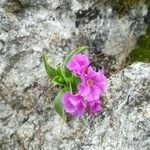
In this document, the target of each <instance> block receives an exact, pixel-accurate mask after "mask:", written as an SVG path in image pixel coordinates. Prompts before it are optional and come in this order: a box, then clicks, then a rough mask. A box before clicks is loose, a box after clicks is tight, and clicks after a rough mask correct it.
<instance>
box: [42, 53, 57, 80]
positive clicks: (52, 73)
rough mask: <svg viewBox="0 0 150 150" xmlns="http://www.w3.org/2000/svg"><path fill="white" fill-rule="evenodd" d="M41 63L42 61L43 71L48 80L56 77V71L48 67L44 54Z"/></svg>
mask: <svg viewBox="0 0 150 150" xmlns="http://www.w3.org/2000/svg"><path fill="white" fill-rule="evenodd" d="M43 61H44V67H45V71H46V73H47V75H48V77H49V78H50V79H53V78H55V77H56V71H55V69H54V68H53V67H52V66H50V64H49V63H48V59H47V55H46V54H43Z"/></svg>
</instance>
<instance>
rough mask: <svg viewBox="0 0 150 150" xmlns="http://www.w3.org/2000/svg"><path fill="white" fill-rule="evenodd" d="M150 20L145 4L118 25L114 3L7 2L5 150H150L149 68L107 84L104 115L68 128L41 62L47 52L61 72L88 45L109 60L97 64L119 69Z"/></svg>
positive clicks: (2, 82) (3, 33)
mask: <svg viewBox="0 0 150 150" xmlns="http://www.w3.org/2000/svg"><path fill="white" fill-rule="evenodd" d="M146 14H147V7H146V6H145V5H144V4H143V3H139V5H138V6H137V7H136V8H132V9H130V10H129V11H128V13H127V14H125V15H124V16H122V17H121V18H119V17H118V15H117V14H116V12H115V11H114V10H113V8H112V7H111V5H110V4H109V3H108V4H107V5H106V4H104V3H99V2H98V3H96V2H95V1H90V0H88V1H79V0H72V1H69V0H2V1H0V19H1V22H0V149H2V150H26V149H27V150H38V149H42V150H51V149H53V150H55V149H56V150H57V149H69V150H70V149H91V150H92V149H94V150H97V149H102V150H103V149H111V150H112V149H118V150H121V149H131V150H132V149H134V150H135V149H137V150H141V149H143V150H145V149H149V148H150V145H149V143H150V141H149V140H150V139H149V136H150V135H149V134H150V133H149V132H150V127H149V124H150V119H149V118H150V110H149V99H150V95H149V91H150V87H149V85H150V84H149V80H150V78H149V74H150V65H149V64H144V63H135V64H133V65H131V66H129V67H127V68H126V69H124V70H122V71H121V72H118V73H116V74H115V75H112V76H111V77H110V78H109V79H108V83H109V90H108V93H106V95H105V96H104V98H103V100H104V101H105V103H106V101H108V102H107V104H105V106H106V108H105V109H104V112H103V113H102V114H101V115H96V116H93V117H87V116H86V117H84V118H81V119H79V118H73V119H72V120H71V121H69V122H68V123H66V122H64V121H63V120H62V119H61V118H59V116H57V114H56V113H55V112H54V110H53V99H54V96H55V94H56V93H57V89H56V88H55V87H54V86H53V85H52V84H51V83H50V82H49V80H48V78H47V77H46V74H45V71H44V68H43V64H42V58H41V57H42V54H43V52H44V51H45V52H47V53H48V57H49V62H50V63H51V64H52V65H54V66H56V65H58V64H59V63H60V62H62V61H63V58H64V57H65V56H67V54H68V53H69V52H70V51H71V50H73V49H75V48H76V47H78V46H81V45H89V46H90V51H87V53H88V54H89V56H90V57H91V59H92V60H94V59H93V58H92V55H93V53H100V54H101V52H102V53H103V55H104V59H102V61H101V60H100V59H98V61H96V62H95V63H96V64H98V65H99V64H103V63H104V60H105V59H106V62H105V63H106V64H107V65H108V66H110V67H112V66H114V65H115V66H116V67H119V66H120V64H122V62H123V61H124V60H125V58H126V56H127V55H128V54H129V52H130V50H131V49H132V48H133V47H134V46H135V43H136V41H137V39H138V37H139V36H140V35H141V34H142V33H143V32H144V27H145V23H144V16H146ZM118 27H119V28H118ZM129 37H130V38H129ZM127 39H128V40H127ZM107 56H110V57H112V59H109V57H108V58H107ZM96 57H99V54H96ZM100 58H101V57H100Z"/></svg>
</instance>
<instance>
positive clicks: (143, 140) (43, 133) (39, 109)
mask: <svg viewBox="0 0 150 150" xmlns="http://www.w3.org/2000/svg"><path fill="white" fill-rule="evenodd" d="M149 74H150V64H144V63H135V64H133V65H131V66H129V67H127V68H126V69H124V70H122V71H120V72H118V73H117V74H115V75H113V76H111V77H110V78H109V79H108V84H109V89H108V92H107V93H106V95H105V96H104V97H103V101H105V103H106V101H107V103H106V104H105V108H104V111H103V113H102V114H98V115H96V116H92V117H87V116H86V117H84V118H81V119H79V118H73V119H72V120H71V121H69V122H68V123H65V122H64V121H63V120H62V119H60V118H59V116H57V115H56V114H55V112H54V111H53V106H52V98H51V97H50V96H49V94H50V93H52V92H51V91H49V92H48V91H47V90H46V89H43V90H42V89H39V87H40V85H37V87H34V86H33V87H31V88H30V89H28V90H27V92H26V93H21V92H20V96H19V95H18V97H17V92H18V91H16V93H15V95H14V96H10V95H9V93H11V92H12V91H7V90H6V91H5V92H6V93H7V96H6V95H5V96H3V98H2V99H1V101H0V148H1V149H2V150H14V149H15V150H24V149H27V150H38V149H42V150H51V149H53V150H58V149H62V150H64V149H66V150H75V149H89V150H104V149H106V150H109V149H110V150H122V149H125V150H148V149H149V148H150V76H149ZM18 94H19V93H18ZM39 94H40V95H41V96H39ZM15 101H16V102H15ZM15 103H16V104H15Z"/></svg>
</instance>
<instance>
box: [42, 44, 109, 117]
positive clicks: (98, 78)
mask: <svg viewBox="0 0 150 150" xmlns="http://www.w3.org/2000/svg"><path fill="white" fill-rule="evenodd" d="M86 48H87V47H85V46H83V47H80V48H78V49H77V50H75V51H73V52H72V53H70V54H69V55H68V57H67V58H66V59H65V61H64V62H63V63H62V64H60V65H59V66H57V67H56V68H54V67H52V66H51V65H50V64H49V63H48V59H47V55H46V54H44V55H43V61H44V67H45V71H46V73H47V75H48V77H49V78H50V79H51V81H52V82H53V83H54V84H55V85H59V86H60V89H61V90H60V92H59V93H58V95H57V96H56V97H55V99H54V108H55V111H56V112H57V113H58V114H59V115H60V116H61V117H62V118H63V119H65V120H66V118H67V117H66V114H68V115H71V116H76V117H82V116H83V115H84V114H85V113H88V114H89V115H93V114H94V113H100V112H102V102H101V99H100V97H101V94H102V93H104V92H105V91H106V90H107V79H106V76H105V74H104V69H100V70H98V71H95V70H94V68H93V67H92V66H90V60H89V58H88V56H87V55H85V54H81V52H82V51H83V50H85V49H86Z"/></svg>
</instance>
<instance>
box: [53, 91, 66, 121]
mask: <svg viewBox="0 0 150 150" xmlns="http://www.w3.org/2000/svg"><path fill="white" fill-rule="evenodd" d="M63 94H64V91H63V90H62V91H60V92H59V93H58V95H57V96H56V97H55V99H54V108H55V111H56V112H57V113H58V114H59V115H60V116H61V117H62V118H63V119H64V120H66V116H65V112H64V109H63V106H62V103H61V98H62V96H63Z"/></svg>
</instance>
